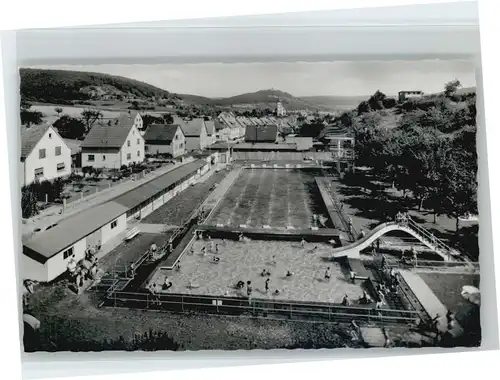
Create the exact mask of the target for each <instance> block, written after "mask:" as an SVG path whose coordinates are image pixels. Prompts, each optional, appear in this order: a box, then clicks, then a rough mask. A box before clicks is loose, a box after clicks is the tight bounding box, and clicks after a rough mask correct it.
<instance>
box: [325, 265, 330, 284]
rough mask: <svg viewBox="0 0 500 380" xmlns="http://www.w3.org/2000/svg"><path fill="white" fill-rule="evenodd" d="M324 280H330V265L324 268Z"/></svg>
mask: <svg viewBox="0 0 500 380" xmlns="http://www.w3.org/2000/svg"><path fill="white" fill-rule="evenodd" d="M325 280H327V281H330V267H328V268H326V271H325Z"/></svg>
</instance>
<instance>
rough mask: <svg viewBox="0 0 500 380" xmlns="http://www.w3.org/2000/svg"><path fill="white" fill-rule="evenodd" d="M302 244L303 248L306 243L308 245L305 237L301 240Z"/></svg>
mask: <svg viewBox="0 0 500 380" xmlns="http://www.w3.org/2000/svg"><path fill="white" fill-rule="evenodd" d="M300 245H301V246H302V248H304V247H305V245H306V241H305V239H304V238H302V240H301V241H300Z"/></svg>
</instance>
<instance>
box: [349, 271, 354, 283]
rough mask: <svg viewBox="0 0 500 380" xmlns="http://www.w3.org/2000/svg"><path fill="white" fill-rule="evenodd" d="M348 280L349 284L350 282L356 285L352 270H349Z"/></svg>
mask: <svg viewBox="0 0 500 380" xmlns="http://www.w3.org/2000/svg"><path fill="white" fill-rule="evenodd" d="M349 278H350V279H351V282H352V283H353V284H355V283H356V272H354V271H353V270H351V271H350V272H349Z"/></svg>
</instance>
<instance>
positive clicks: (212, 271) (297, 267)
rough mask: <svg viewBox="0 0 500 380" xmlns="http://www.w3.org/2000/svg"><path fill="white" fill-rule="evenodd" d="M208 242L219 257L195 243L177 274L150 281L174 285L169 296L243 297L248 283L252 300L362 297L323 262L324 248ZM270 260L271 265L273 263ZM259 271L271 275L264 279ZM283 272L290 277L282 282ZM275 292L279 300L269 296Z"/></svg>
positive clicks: (337, 268) (168, 273)
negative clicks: (242, 284)
mask: <svg viewBox="0 0 500 380" xmlns="http://www.w3.org/2000/svg"><path fill="white" fill-rule="evenodd" d="M212 241H213V244H214V247H215V245H216V244H218V245H219V247H218V250H219V252H218V253H217V252H213V253H210V252H209V250H210V248H211V245H210V244H209V243H208V242H207V241H202V240H198V241H195V242H194V247H193V248H194V253H192V254H191V253H190V252H189V251H187V252H186V253H185V254H184V256H183V257H182V258H181V260H180V266H181V268H180V270H179V271H177V270H175V269H174V270H172V271H167V270H162V269H158V271H157V272H156V274H155V275H154V276H153V277H152V280H153V281H154V282H156V283H157V284H161V285H163V283H164V279H165V277H166V276H168V278H169V280H170V281H171V282H172V284H173V285H172V287H171V288H170V289H169V290H168V292H169V293H185V294H206V295H219V296H223V295H227V296H230V297H240V296H245V297H246V288H244V289H243V290H238V289H235V285H236V283H237V282H238V281H240V280H241V281H244V282H245V283H246V282H247V281H251V282H252V287H253V297H255V298H268V299H279V300H281V301H283V300H293V301H315V302H330V303H340V302H341V301H342V298H343V297H344V295H345V294H347V295H348V296H349V297H350V298H351V299H352V300H355V299H358V298H359V297H360V296H361V295H362V288H361V285H360V284H359V282H358V283H356V284H352V283H350V282H349V281H348V279H349V275H348V273H343V271H342V268H341V267H340V265H339V264H337V263H333V262H329V261H328V259H329V256H330V255H329V251H330V249H331V248H330V246H329V245H327V244H321V243H318V244H316V243H306V245H305V247H302V246H301V245H300V243H297V242H282V241H263V240H252V241H248V242H236V241H227V240H226V241H222V240H218V239H212ZM203 246H206V247H207V248H206V251H207V254H206V255H203V254H202V253H201V249H202V247H203ZM314 247H317V248H316V249H314ZM214 255H216V256H217V257H219V258H220V261H219V262H218V263H215V262H213V257H214ZM273 256H275V260H276V264H273V263H272V257H273ZM327 267H330V269H331V273H330V274H331V278H330V280H329V281H328V280H325V278H324V275H325V270H326V268H327ZM263 269H267V270H268V271H269V272H270V273H271V275H270V276H269V277H267V276H266V277H263V276H262V275H261V272H262V270H263ZM288 270H290V271H291V272H293V276H290V277H287V276H286V273H287V271H288ZM267 278H269V279H270V282H269V292H268V293H267V294H266V292H265V286H264V283H265V280H266V279H267ZM190 285H195V286H196V287H195V288H193V287H190ZM276 289H279V290H280V294H278V295H274V294H273V292H274V291H275V290H276Z"/></svg>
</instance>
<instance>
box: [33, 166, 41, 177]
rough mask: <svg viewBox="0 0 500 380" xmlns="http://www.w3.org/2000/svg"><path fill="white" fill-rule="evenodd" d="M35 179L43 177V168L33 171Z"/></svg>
mask: <svg viewBox="0 0 500 380" xmlns="http://www.w3.org/2000/svg"><path fill="white" fill-rule="evenodd" d="M35 177H43V168H38V169H35Z"/></svg>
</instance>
